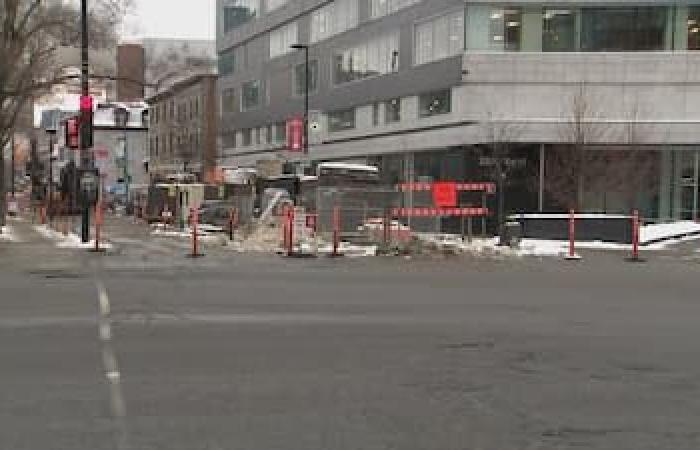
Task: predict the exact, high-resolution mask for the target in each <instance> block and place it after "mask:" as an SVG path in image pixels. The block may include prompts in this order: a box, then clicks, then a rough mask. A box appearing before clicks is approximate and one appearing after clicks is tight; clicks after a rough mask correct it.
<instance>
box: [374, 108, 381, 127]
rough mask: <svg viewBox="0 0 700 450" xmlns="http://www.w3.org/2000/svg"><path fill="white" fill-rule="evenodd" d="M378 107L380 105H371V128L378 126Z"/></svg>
mask: <svg viewBox="0 0 700 450" xmlns="http://www.w3.org/2000/svg"><path fill="white" fill-rule="evenodd" d="M380 105H381V103H374V104H372V126H373V127H378V126H379V108H380Z"/></svg>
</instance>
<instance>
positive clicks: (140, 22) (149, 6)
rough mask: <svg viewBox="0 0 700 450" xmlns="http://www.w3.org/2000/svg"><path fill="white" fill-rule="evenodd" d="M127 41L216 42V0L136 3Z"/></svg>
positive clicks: (171, 0)
mask: <svg viewBox="0 0 700 450" xmlns="http://www.w3.org/2000/svg"><path fill="white" fill-rule="evenodd" d="M134 3H135V5H136V11H135V12H134V14H133V16H134V17H130V18H129V19H128V20H127V24H126V26H125V30H124V37H125V38H139V37H158V38H183V39H214V38H215V35H216V8H215V5H216V0H134Z"/></svg>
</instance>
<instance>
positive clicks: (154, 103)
mask: <svg viewBox="0 0 700 450" xmlns="http://www.w3.org/2000/svg"><path fill="white" fill-rule="evenodd" d="M217 78H218V77H217V75H214V74H211V73H204V74H198V75H192V76H190V77H187V78H185V79H182V80H180V81H177V82H176V83H174V84H173V85H171V86H170V87H168V88H167V89H164V90H162V91H161V92H159V93H157V94H155V95H153V96H152V97H150V98H148V99H147V103H148V104H149V105H150V108H151V127H150V130H149V149H150V162H151V163H150V167H151V170H150V171H151V174H152V178H153V179H154V180H158V179H162V178H163V177H165V176H167V175H170V174H174V173H183V172H184V173H193V174H196V175H197V176H198V177H199V178H200V179H201V180H205V179H206V178H207V174H210V173H213V170H214V169H215V168H216V165H217V157H218V152H217V137H218V103H217Z"/></svg>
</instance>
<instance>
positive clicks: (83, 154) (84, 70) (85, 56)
mask: <svg viewBox="0 0 700 450" xmlns="http://www.w3.org/2000/svg"><path fill="white" fill-rule="evenodd" d="M80 24H81V37H82V43H81V66H80V68H81V70H80V84H81V90H82V96H83V98H85V97H89V96H90V62H89V52H88V43H89V41H88V6H87V0H80ZM81 126H83V125H82V124H81ZM82 137H83V134H82V133H81V139H80V168H81V169H82V170H87V169H89V168H90V166H91V163H92V161H91V159H90V155H89V154H88V150H89V148H88V147H87V145H86V144H87V142H85V139H82ZM81 203H82V205H81V207H82V227H81V240H82V241H83V242H89V241H90V204H89V202H88V199H87V198H85V195H81Z"/></svg>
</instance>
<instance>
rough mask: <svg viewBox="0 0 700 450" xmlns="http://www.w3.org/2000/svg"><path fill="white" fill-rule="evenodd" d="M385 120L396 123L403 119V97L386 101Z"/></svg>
mask: <svg viewBox="0 0 700 450" xmlns="http://www.w3.org/2000/svg"><path fill="white" fill-rule="evenodd" d="M385 113H386V116H385V122H386V123H395V122H400V121H401V99H400V98H394V99H391V100H389V101H388V102H386V110H385Z"/></svg>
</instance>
